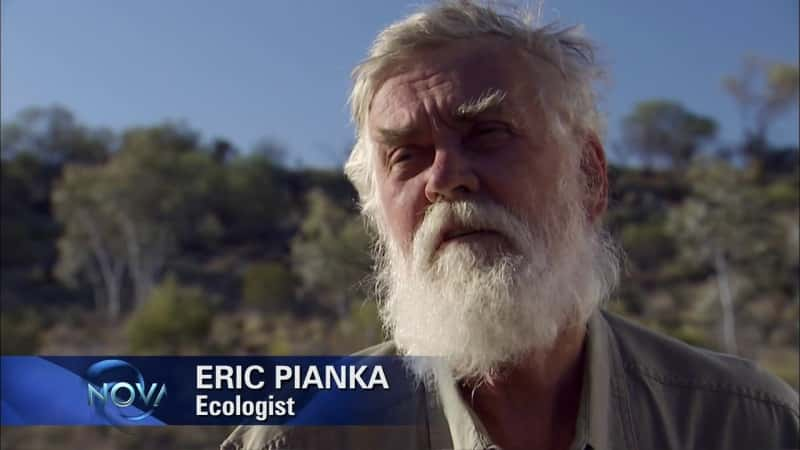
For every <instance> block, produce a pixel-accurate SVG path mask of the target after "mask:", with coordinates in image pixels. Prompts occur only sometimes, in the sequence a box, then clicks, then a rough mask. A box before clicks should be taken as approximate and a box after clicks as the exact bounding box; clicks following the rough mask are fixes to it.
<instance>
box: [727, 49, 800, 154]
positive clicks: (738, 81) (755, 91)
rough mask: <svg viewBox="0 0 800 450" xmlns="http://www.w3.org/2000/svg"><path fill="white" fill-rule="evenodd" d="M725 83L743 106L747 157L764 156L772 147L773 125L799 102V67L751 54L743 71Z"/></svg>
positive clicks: (740, 108) (740, 109)
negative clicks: (771, 129)
mask: <svg viewBox="0 0 800 450" xmlns="http://www.w3.org/2000/svg"><path fill="white" fill-rule="evenodd" d="M722 86H723V88H724V89H725V90H726V91H727V92H728V94H730V95H731V97H733V99H734V100H735V101H736V103H737V104H738V105H739V111H740V114H741V117H742V125H743V129H744V142H745V146H744V149H743V150H744V154H745V155H744V156H747V157H762V156H763V154H764V152H765V151H766V150H767V147H768V146H767V137H768V132H769V128H770V126H771V125H772V124H773V123H774V122H775V120H776V119H777V118H779V117H780V116H781V115H783V114H784V113H786V111H788V110H789V109H790V108H791V107H792V106H795V105H797V102H798V92H800V70H798V66H797V65H792V64H786V63H781V62H770V61H767V60H765V59H763V58H759V57H756V56H748V57H746V58H745V59H744V62H743V65H742V71H741V73H740V74H739V75H737V76H728V77H725V78H724V79H723V80H722Z"/></svg>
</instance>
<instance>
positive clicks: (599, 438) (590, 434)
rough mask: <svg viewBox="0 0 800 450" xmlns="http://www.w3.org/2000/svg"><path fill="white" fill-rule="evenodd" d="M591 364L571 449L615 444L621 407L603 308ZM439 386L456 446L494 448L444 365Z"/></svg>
mask: <svg viewBox="0 0 800 450" xmlns="http://www.w3.org/2000/svg"><path fill="white" fill-rule="evenodd" d="M586 339H587V349H588V351H587V358H588V359H587V364H585V366H584V376H583V388H582V393H581V401H580V407H579V411H578V419H577V422H576V424H575V439H574V441H573V444H572V446H571V447H570V448H571V449H576V450H577V449H580V450H584V449H591V450H608V449H610V448H611V447H610V446H609V444H610V441H609V439H610V437H611V434H613V433H612V432H611V431H610V426H611V423H610V417H611V416H612V415H613V414H614V412H615V411H618V409H616V408H614V407H613V405H612V404H611V403H612V401H613V400H614V398H613V397H612V395H611V393H612V386H611V365H612V364H613V363H614V362H615V355H614V354H613V353H614V352H613V351H612V350H613V345H612V342H611V336H610V330H609V329H608V324H607V322H606V321H605V318H604V317H603V314H602V313H601V312H600V311H597V312H596V313H595V314H593V315H592V317H591V318H590V319H589V322H588V324H587V333H586ZM434 370H435V372H436V376H435V380H436V389H437V391H438V397H439V401H440V405H441V408H442V410H443V412H444V416H445V417H446V419H447V424H448V427H449V429H450V430H449V431H450V435H451V437H452V439H453V447H454V448H458V449H471V450H483V449H487V448H492V447H491V446H492V442H491V440H490V439H489V435H488V433H487V431H486V429H485V427H484V425H483V423H482V422H481V420H480V418H478V416H477V414H476V413H475V412H474V411H473V409H472V408H471V407H470V406H469V404H468V403H467V402H466V401H464V398H463V397H462V396H461V394H460V392H459V389H458V386H457V382H456V380H455V379H454V378H453V376H452V374H451V373H450V371H449V369H447V368H445V367H444V366H443V365H439V366H437V367H436V368H435V369H434Z"/></svg>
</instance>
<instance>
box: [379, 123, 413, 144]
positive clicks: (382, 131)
mask: <svg viewBox="0 0 800 450" xmlns="http://www.w3.org/2000/svg"><path fill="white" fill-rule="evenodd" d="M417 133H418V130H417V129H416V128H414V127H411V126H408V127H401V128H378V129H377V134H378V140H379V141H380V142H381V143H383V144H385V145H387V146H389V147H394V146H396V145H400V144H403V143H404V142H405V141H406V140H408V138H409V137H410V136H414V135H415V134H417Z"/></svg>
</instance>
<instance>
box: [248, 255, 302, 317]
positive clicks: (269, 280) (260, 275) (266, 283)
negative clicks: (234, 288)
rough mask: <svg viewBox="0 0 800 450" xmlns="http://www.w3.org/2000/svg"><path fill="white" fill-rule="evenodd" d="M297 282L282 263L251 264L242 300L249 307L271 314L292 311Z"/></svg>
mask: <svg viewBox="0 0 800 450" xmlns="http://www.w3.org/2000/svg"><path fill="white" fill-rule="evenodd" d="M296 283H297V280H296V278H295V276H294V274H292V272H291V271H290V270H289V268H287V267H286V266H284V265H283V264H281V263H278V262H268V263H258V264H251V265H250V266H249V267H248V268H247V270H245V272H244V276H243V279H242V299H243V300H244V303H245V304H246V305H248V306H252V307H256V308H259V309H261V310H264V311H269V312H281V311H287V310H289V309H291V306H292V303H293V301H294V288H295V285H296Z"/></svg>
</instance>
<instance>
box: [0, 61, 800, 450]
mask: <svg viewBox="0 0 800 450" xmlns="http://www.w3.org/2000/svg"><path fill="white" fill-rule="evenodd" d="M724 85H725V86H726V88H727V89H728V91H729V92H730V93H731V95H732V96H733V97H734V98H735V99H736V100H737V102H738V104H739V105H740V107H741V112H742V117H743V118H744V124H745V126H744V129H743V130H742V139H741V141H740V142H736V143H733V144H730V143H728V144H725V143H720V142H718V141H717V140H716V139H715V136H716V130H717V125H716V122H715V120H714V118H712V117H703V116H701V115H698V114H695V113H693V112H691V111H688V110H686V109H685V108H684V107H683V106H681V105H679V104H676V103H675V102H672V101H670V100H665V99H655V100H652V101H647V102H643V103H641V104H640V105H638V106H637V107H636V108H635V110H634V111H632V112H631V113H630V114H629V115H628V116H627V117H626V118H625V126H624V134H625V135H624V138H623V139H622V141H621V142H617V143H611V145H609V146H608V147H609V148H613V149H614V152H613V154H612V164H611V167H610V169H609V170H610V174H611V185H612V188H613V193H612V200H611V204H610V211H609V213H608V215H607V219H606V220H607V226H608V228H609V229H610V230H611V231H612V233H613V234H614V235H615V236H616V237H617V238H618V239H619V240H620V241H621V242H622V244H623V246H624V248H625V249H626V251H627V255H628V261H627V266H626V273H625V275H624V277H623V280H622V283H621V287H620V289H619V291H618V292H617V294H616V297H615V298H614V299H613V301H612V302H611V303H610V305H609V308H610V309H612V310H614V311H617V312H619V313H621V314H624V315H626V316H628V317H630V318H632V319H633V320H636V321H639V322H641V323H644V324H646V325H647V326H649V327H651V328H654V329H657V330H659V331H662V332H665V333H668V334H670V335H672V336H675V337H677V338H678V339H681V340H684V341H686V342H689V343H691V344H694V345H699V346H703V347H707V348H710V349H713V350H718V351H724V352H729V353H734V354H738V355H741V356H744V357H747V358H751V359H754V360H756V361H758V362H759V363H760V364H762V365H763V366H764V367H766V368H767V369H768V370H771V371H772V372H774V373H775V374H777V375H778V376H780V377H782V378H783V379H785V380H786V381H787V382H789V383H790V384H792V385H793V386H794V387H795V388H797V387H798V340H799V339H798V338H799V336H800V334H798V331H799V330H798V313H799V311H800V281H799V279H798V275H799V274H800V272H799V269H800V262H799V259H800V258H799V253H800V248H799V246H800V237H799V236H800V228H799V227H800V225H799V224H798V212H799V211H798V204H799V203H798V202H800V194H799V193H798V181H799V180H798V177H800V168H799V166H798V149H797V148H796V147H795V148H780V147H775V146H773V145H771V144H770V142H769V140H768V139H767V137H768V135H769V133H768V131H769V127H770V125H771V124H773V123H774V121H775V120H777V119H778V118H779V117H780V116H781V114H783V113H784V112H785V111H786V110H787V109H788V108H793V107H796V103H797V96H798V69H797V67H796V66H790V65H784V64H770V63H765V62H763V61H759V60H756V59H750V60H748V61H747V62H746V64H745V69H744V71H743V73H742V74H739V75H737V76H735V77H731V78H730V79H727V80H725V81H724ZM284 155H286V150H285V149H282V148H280V147H278V146H276V145H274V144H271V143H269V141H265V142H264V143H263V144H261V145H259V146H258V147H257V148H256V149H253V150H251V151H249V152H242V151H240V150H239V149H236V148H234V146H232V145H231V144H230V143H229V142H227V141H226V140H225V139H222V138H217V139H211V140H203V139H202V138H201V137H200V136H199V134H198V133H197V132H196V131H194V130H193V129H192V128H191V127H189V126H187V125H186V124H180V123H163V124H156V125H153V126H149V127H140V128H130V129H127V130H124V131H123V132H121V133H112V132H110V131H108V130H103V129H97V128H93V127H91V126H90V125H87V124H83V123H81V122H80V121H79V120H78V119H77V118H76V117H74V116H73V114H72V113H70V111H69V110H68V109H66V108H64V107H60V106H53V107H46V108H39V107H32V108H30V109H28V110H26V111H24V112H23V113H21V114H19V115H18V116H16V117H14V118H11V119H9V120H6V121H4V122H3V124H2V201H1V202H0V205H2V209H1V211H0V216H1V217H0V218H1V220H2V229H1V232H0V239H1V241H2V242H1V245H2V252H1V253H0V262H1V263H2V271H0V275H1V276H2V280H1V281H2V283H1V284H0V299H2V300H1V301H2V303H1V306H2V324H1V327H0V333H1V337H2V339H1V340H0V344H1V346H0V349H1V350H2V353H3V354H6V355H8V354H49V355H58V354H63V355H71V354H239V355H247V354H253V355H266V354H272V355H276V354H312V353H313V354H324V353H349V352H352V351H354V350H357V349H359V348H362V347H365V346H368V345H370V344H373V343H377V342H379V341H380V340H381V339H382V338H383V337H382V332H381V330H380V325H379V323H378V320H377V317H376V310H375V306H374V303H373V302H371V299H370V298H369V292H368V289H366V288H365V286H364V283H362V280H364V277H365V276H366V275H367V274H368V273H369V271H370V267H371V260H370V256H369V251H368V249H369V238H368V235H367V233H366V231H365V230H364V228H363V226H362V222H361V219H360V218H359V217H358V215H357V210H356V205H355V199H356V194H355V192H354V191H353V189H352V187H351V186H350V184H349V183H348V182H347V181H346V180H345V178H344V177H343V175H342V174H341V170H339V169H312V168H303V167H294V168H290V167H287V166H286V165H285V164H284V163H283V157H284ZM227 431H228V429H227V428H224V429H223V428H219V429H217V428H204V429H198V428H191V427H188V428H187V427H184V428H169V429H153V430H136V432H135V433H130V434H125V433H121V432H119V431H117V430H108V429H100V428H81V429H76V428H71V429H66V428H47V427H43V428H37V429H35V430H31V429H8V428H7V429H5V430H4V433H3V434H4V439H3V448H9V449H11V448H20V447H21V446H23V445H22V443H23V442H24V443H25V444H24V447H25V448H55V447H58V448H67V447H69V448H93V449H102V448H140V447H152V448H170V447H180V448H215V446H216V443H217V442H219V441H220V440H221V438H222V437H223V436H224V435H225V434H226V433H227ZM56 443H58V444H56Z"/></svg>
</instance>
